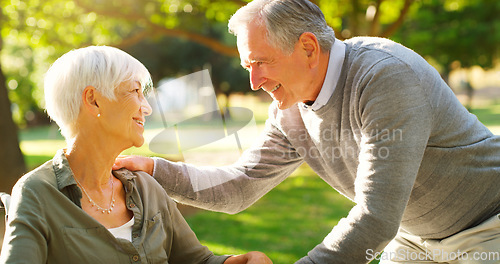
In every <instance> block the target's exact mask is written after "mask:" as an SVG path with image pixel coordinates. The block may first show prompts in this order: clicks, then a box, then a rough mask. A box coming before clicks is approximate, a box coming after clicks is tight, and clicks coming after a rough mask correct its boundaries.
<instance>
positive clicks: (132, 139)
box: [99, 81, 152, 148]
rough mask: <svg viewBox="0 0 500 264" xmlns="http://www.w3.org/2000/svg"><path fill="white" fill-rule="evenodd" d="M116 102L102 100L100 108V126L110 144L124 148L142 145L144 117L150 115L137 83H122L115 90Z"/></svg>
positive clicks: (148, 107)
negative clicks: (120, 145)
mask: <svg viewBox="0 0 500 264" xmlns="http://www.w3.org/2000/svg"><path fill="white" fill-rule="evenodd" d="M115 95H116V100H109V99H107V98H103V100H101V105H99V108H100V116H99V118H100V121H101V122H100V124H101V126H102V128H103V130H104V132H105V133H106V134H108V135H109V136H110V137H112V139H110V140H111V142H117V143H118V144H121V143H123V144H124V146H123V147H125V148H129V147H131V146H135V147H140V146H142V144H144V137H143V135H142V134H143V133H144V122H145V118H144V117H145V116H148V115H150V114H151V111H152V110H151V106H150V105H149V103H148V102H147V100H146V98H145V97H144V94H143V92H142V88H141V85H140V83H139V82H137V81H125V82H122V83H121V84H120V85H119V86H118V87H117V88H116V90H115Z"/></svg>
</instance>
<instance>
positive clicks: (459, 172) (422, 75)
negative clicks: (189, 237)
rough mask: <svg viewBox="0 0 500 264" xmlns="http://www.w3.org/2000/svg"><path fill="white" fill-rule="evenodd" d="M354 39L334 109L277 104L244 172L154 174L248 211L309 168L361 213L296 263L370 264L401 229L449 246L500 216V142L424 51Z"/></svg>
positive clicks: (189, 198) (183, 167)
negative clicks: (371, 253) (466, 232)
mask: <svg viewBox="0 0 500 264" xmlns="http://www.w3.org/2000/svg"><path fill="white" fill-rule="evenodd" d="M345 43H346V57H345V60H344V64H343V66H342V71H341V77H340V80H339V82H338V84H337V86H336V87H335V91H334V93H333V95H332V97H331V98H330V100H329V101H328V103H327V104H326V105H325V106H323V107H322V108H320V109H319V110H317V111H313V110H311V109H310V108H307V107H306V106H305V105H303V104H301V103H300V104H297V105H295V106H293V107H291V108H289V109H287V110H279V109H278V108H277V107H276V105H275V104H272V105H271V107H270V109H269V119H268V120H267V122H266V128H265V131H264V132H263V134H262V135H261V136H260V138H259V140H258V141H257V143H256V144H255V145H254V147H253V148H251V149H249V150H247V151H246V152H245V153H244V155H243V156H242V157H241V159H240V160H239V161H238V162H237V163H236V164H234V165H232V166H227V167H220V168H216V167H199V168H198V167H194V166H192V165H188V164H184V163H171V162H168V161H166V160H162V159H157V160H156V165H155V175H154V177H155V178H156V179H157V180H158V182H160V184H161V185H162V186H163V187H164V188H165V189H166V190H167V192H168V193H169V195H171V196H172V197H173V198H174V199H177V200H179V201H180V202H183V203H187V204H191V205H194V206H198V207H202V208H206V209H209V210H216V211H222V212H229V213H237V212H239V211H241V210H244V209H245V208H247V207H248V206H250V205H251V204H253V203H254V202H255V201H256V200H257V199H259V198H260V197H262V196H263V195H264V194H266V193H267V192H268V191H270V190H271V189H272V188H274V187H275V186H276V185H277V184H279V183H280V182H281V181H283V180H284V179H285V178H286V177H287V176H288V175H290V173H292V172H293V171H294V170H295V169H296V168H297V167H298V166H299V165H300V164H301V163H302V162H304V161H305V162H307V163H308V164H309V165H310V166H311V168H312V169H313V170H314V171H315V172H316V173H317V174H318V176H319V177H321V178H322V179H323V180H325V182H327V183H328V184H329V185H330V186H332V188H334V189H336V190H338V191H339V192H340V193H342V194H344V195H345V196H346V197H348V198H349V199H352V200H353V201H354V202H355V203H356V205H355V206H354V207H353V208H352V210H351V211H350V212H349V215H348V216H347V217H346V218H344V219H342V220H341V221H340V222H339V223H338V224H337V226H335V227H334V228H333V230H332V231H331V233H330V234H328V235H327V236H326V237H325V239H324V241H323V242H322V243H321V244H319V245H318V246H316V247H315V248H314V249H312V250H311V251H310V252H309V254H308V255H307V256H306V257H304V258H302V259H301V260H299V261H298V262H297V263H349V264H353V263H366V262H368V260H367V253H366V252H367V250H369V249H370V250H373V251H374V252H379V251H381V250H382V249H383V248H384V247H385V246H386V245H387V244H388V243H389V241H390V240H392V239H393V238H394V236H395V235H396V234H397V232H398V229H399V228H400V227H401V228H403V229H405V230H406V231H408V232H410V233H412V234H415V235H418V236H421V237H423V238H435V239H439V238H444V237H447V236H450V235H452V234H454V233H457V232H459V231H461V230H463V229H465V228H467V227H469V226H471V225H475V224H477V223H479V222H481V221H483V220H485V219H487V218H488V217H490V216H492V215H493V214H494V213H495V212H498V211H499V209H500V191H499V186H500V137H498V136H494V135H493V134H492V133H491V132H490V131H489V130H488V129H487V128H486V127H485V126H484V125H482V124H481V123H480V122H479V121H478V120H477V118H476V117H475V116H474V115H472V114H470V113H468V112H467V110H466V109H465V108H464V107H463V106H462V105H461V104H460V102H459V101H458V100H457V99H456V97H455V95H454V94H453V92H452V91H451V89H450V88H449V87H448V86H447V85H446V83H445V82H444V81H443V80H442V79H441V78H440V76H439V74H438V72H437V71H436V70H435V69H434V68H432V67H431V66H430V65H429V64H428V63H427V62H426V61H425V60H424V59H423V58H422V57H420V56H418V55H417V54H416V53H414V52H413V51H411V50H409V49H407V48H405V47H403V46H401V45H399V44H396V43H394V42H391V41H389V40H384V39H379V38H353V39H351V40H348V41H346V42H345ZM208 187H210V188H208Z"/></svg>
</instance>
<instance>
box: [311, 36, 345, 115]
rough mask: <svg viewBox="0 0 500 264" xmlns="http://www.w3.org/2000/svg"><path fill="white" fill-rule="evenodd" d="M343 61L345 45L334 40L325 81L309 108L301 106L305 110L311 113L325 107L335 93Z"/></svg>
mask: <svg viewBox="0 0 500 264" xmlns="http://www.w3.org/2000/svg"><path fill="white" fill-rule="evenodd" d="M344 59H345V43H344V42H342V41H340V40H338V39H335V42H334V43H333V46H332V49H331V50H330V59H329V60H328V69H327V71H326V76H325V81H324V82H323V86H322V87H321V91H320V92H319V94H318V97H317V98H316V100H315V101H314V103H313V104H312V105H311V106H308V105H306V104H303V105H304V106H305V107H306V108H309V107H310V108H311V109H312V110H313V111H317V110H319V109H320V108H321V107H323V106H324V105H326V103H327V102H328V101H329V100H330V97H332V95H333V91H335V87H336V86H337V83H338V81H339V77H340V71H341V70H342V65H343V64H344Z"/></svg>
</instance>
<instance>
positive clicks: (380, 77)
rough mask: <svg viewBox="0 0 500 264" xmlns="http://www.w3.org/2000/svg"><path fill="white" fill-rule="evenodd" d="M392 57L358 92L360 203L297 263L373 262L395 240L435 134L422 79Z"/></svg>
mask: <svg viewBox="0 0 500 264" xmlns="http://www.w3.org/2000/svg"><path fill="white" fill-rule="evenodd" d="M394 60H395V59H393V60H391V59H388V60H386V61H382V62H380V63H379V64H378V65H376V66H375V67H374V68H373V69H372V70H371V71H370V72H369V73H368V74H366V76H364V77H363V78H362V79H361V80H362V81H361V83H360V85H359V86H358V87H360V88H359V90H356V91H353V93H352V96H355V98H356V102H357V103H356V105H354V106H353V109H354V110H352V111H353V112H354V116H356V118H355V119H356V120H355V122H358V124H359V127H360V128H361V135H362V137H361V142H360V152H359V156H358V161H359V165H358V168H357V174H356V180H355V183H354V184H355V197H354V202H355V203H356V205H355V206H354V207H353V208H352V210H351V211H350V212H349V214H348V216H347V217H346V218H344V219H341V221H340V222H339V223H338V224H337V226H335V227H334V228H333V229H332V231H331V233H330V234H328V236H326V238H325V239H324V240H323V242H322V243H321V244H319V245H318V246H316V247H315V248H314V249H313V250H311V251H310V252H309V253H308V255H307V256H306V257H304V258H302V259H301V260H299V261H298V262H297V263H300V264H303V263H349V264H355V263H368V262H369V261H370V257H373V254H374V252H381V251H382V250H383V248H384V247H385V246H386V245H387V244H388V243H389V242H390V241H391V240H392V239H393V238H394V237H395V235H396V234H397V231H398V229H399V226H400V222H401V219H402V216H403V213H404V211H405V208H406V205H407V202H408V200H409V197H410V193H411V190H412V188H413V184H414V182H415V179H416V176H417V173H418V170H419V167H420V163H421V160H422V157H423V154H424V151H425V148H426V144H427V141H428V138H429V135H430V131H431V125H432V117H431V111H432V110H431V107H430V105H429V103H428V100H427V99H428V98H427V95H426V93H425V89H423V87H421V84H420V81H419V79H418V78H417V75H416V74H414V72H413V71H412V70H411V69H409V68H408V67H407V66H406V65H405V64H403V63H398V62H394Z"/></svg>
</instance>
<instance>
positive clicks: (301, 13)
mask: <svg viewBox="0 0 500 264" xmlns="http://www.w3.org/2000/svg"><path fill="white" fill-rule="evenodd" d="M249 23H261V24H262V23H263V24H264V25H265V26H266V29H267V39H268V41H269V44H270V45H271V46H273V47H275V48H278V49H280V50H282V51H283V52H285V53H288V54H290V53H292V51H293V49H294V45H295V43H297V41H298V40H299V37H300V36H301V35H302V33H305V32H311V33H313V34H314V35H315V36H316V38H317V39H318V42H319V45H320V47H321V50H322V51H329V50H330V49H331V47H332V45H333V43H334V41H335V32H334V31H333V29H332V28H331V27H330V26H328V24H327V23H326V21H325V16H324V15H323V12H321V9H319V7H318V6H317V5H315V4H313V3H311V2H310V1H309V0H254V1H252V2H250V3H248V4H247V5H246V6H244V7H242V8H240V9H239V10H238V11H236V13H235V14H234V15H233V16H232V17H231V19H230V20H229V24H228V27H229V32H230V33H232V34H234V35H236V36H237V35H238V33H239V32H240V30H245V28H246V27H247V25H248V24H249Z"/></svg>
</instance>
